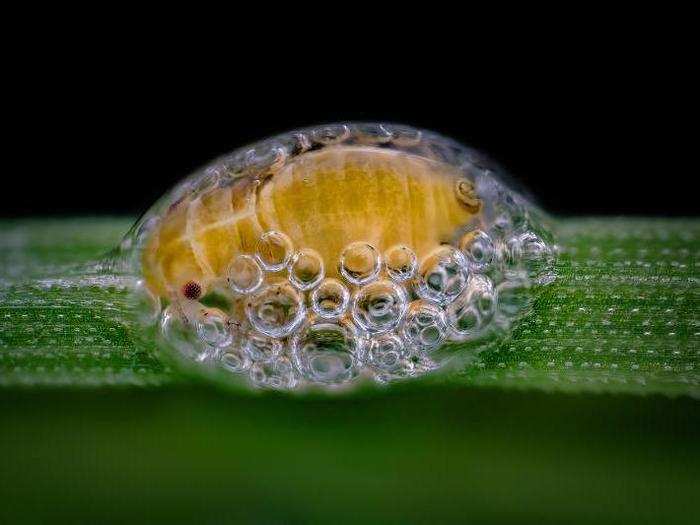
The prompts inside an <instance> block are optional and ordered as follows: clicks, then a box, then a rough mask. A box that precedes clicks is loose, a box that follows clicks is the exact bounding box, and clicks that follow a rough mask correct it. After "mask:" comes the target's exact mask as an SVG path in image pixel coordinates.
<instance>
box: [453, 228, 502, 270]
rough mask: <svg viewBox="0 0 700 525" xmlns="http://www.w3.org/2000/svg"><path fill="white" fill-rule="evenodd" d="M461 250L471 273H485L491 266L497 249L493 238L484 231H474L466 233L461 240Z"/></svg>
mask: <svg viewBox="0 0 700 525" xmlns="http://www.w3.org/2000/svg"><path fill="white" fill-rule="evenodd" d="M459 248H460V249H461V250H462V253H463V254H464V258H465V259H466V261H467V266H468V268H469V270H470V271H472V272H484V271H486V270H488V269H489V267H490V266H491V262H492V261H493V258H494V253H495V249H494V246H493V242H492V241H491V237H489V236H488V235H487V234H486V233H484V232H483V231H481V230H473V231H470V232H467V233H465V234H464V235H463V236H462V238H461V239H460V240H459Z"/></svg>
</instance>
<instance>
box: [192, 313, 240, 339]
mask: <svg viewBox="0 0 700 525" xmlns="http://www.w3.org/2000/svg"><path fill="white" fill-rule="evenodd" d="M195 326H196V329H197V335H198V336H199V338H200V339H201V340H202V341H203V342H204V343H206V344H207V345H209V346H212V347H214V348H220V347H223V346H228V345H230V344H231V342H232V341H233V334H232V333H231V329H230V325H229V318H228V316H227V315H226V314H225V313H224V312H222V311H221V310H218V309H216V308H207V309H203V310H201V311H200V312H199V315H198V318H197V320H196V321H195Z"/></svg>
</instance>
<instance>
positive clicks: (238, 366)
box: [221, 345, 252, 373]
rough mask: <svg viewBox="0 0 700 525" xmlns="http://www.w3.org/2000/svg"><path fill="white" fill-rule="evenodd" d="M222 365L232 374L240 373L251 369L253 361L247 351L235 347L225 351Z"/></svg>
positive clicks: (222, 355)
mask: <svg viewBox="0 0 700 525" xmlns="http://www.w3.org/2000/svg"><path fill="white" fill-rule="evenodd" d="M221 363H222V365H223V366H224V368H226V369H227V370H229V371H230V372H235V373H240V372H244V371H245V370H248V368H250V365H251V363H252V360H251V359H250V356H249V355H248V352H246V350H245V349H243V348H241V347H239V346H237V345H234V346H230V347H229V348H226V349H224V351H223V352H222V354H221Z"/></svg>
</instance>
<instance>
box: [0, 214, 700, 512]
mask: <svg viewBox="0 0 700 525" xmlns="http://www.w3.org/2000/svg"><path fill="white" fill-rule="evenodd" d="M130 223H131V220H128V219H105V218H102V219H76V220H53V221H49V220H32V221H19V222H4V223H0V451H1V452H0V523H23V524H24V523H56V522H58V523H60V522H68V523H100V524H107V523H141V522H143V523H168V524H169V525H171V524H173V523H183V522H190V523H191V522H195V523H228V522H232V523H402V524H404V523H487V524H495V523H507V524H514V523H537V524H538V525H547V524H552V525H555V524H556V525H561V524H576V523H596V524H605V523H610V524H623V523H689V524H691V523H692V524H694V523H697V522H698V519H697V516H698V511H697V506H696V505H695V498H696V497H697V494H698V487H699V486H700V485H699V484H698V480H700V454H699V453H698V442H699V439H700V403H698V401H697V400H696V399H693V396H697V395H698V394H699V393H700V392H699V388H698V380H699V377H698V365H699V364H700V363H699V360H700V356H699V355H698V333H699V332H700V326H698V286H697V278H698V262H697V261H698V260H699V257H698V255H699V253H698V250H699V249H700V242H699V234H700V221H698V220H680V219H679V220H656V219H654V220H652V219H616V220H612V219H585V220H584V219H567V220H561V221H560V222H559V241H560V243H561V244H562V246H563V247H564V252H563V253H562V255H561V257H560V260H559V263H558V269H557V271H558V274H559V277H558V279H557V281H556V282H555V283H554V284H553V285H551V286H550V287H549V288H548V289H547V290H546V291H545V292H544V294H543V295H542V296H541V297H540V299H539V301H538V302H537V304H536V305H535V307H534V311H533V313H532V315H531V316H530V317H529V318H527V319H525V320H524V321H523V322H522V323H521V324H520V325H519V326H518V327H517V328H516V330H515V332H514V334H513V336H512V337H511V338H510V339H508V340H506V341H503V342H501V343H500V344H499V345H498V346H497V347H495V348H493V349H491V350H489V351H488V352H485V353H483V354H482V356H481V357H482V360H481V362H480V363H479V364H478V365H472V366H470V367H467V368H464V369H463V370H458V371H457V372H455V373H452V374H450V375H449V376H448V377H443V378H442V379H441V380H440V381H439V382H438V381H437V380H434V381H431V382H426V381H417V382H416V381H414V382H408V383H405V384H399V385H396V386H392V387H391V388H387V389H379V390H362V391H357V392H353V393H351V394H350V395H343V396H338V397H332V396H330V397H329V396H289V395H281V394H274V393H263V394H252V393H246V392H237V393H235V392H230V391H226V390H220V389H215V388H209V387H208V386H207V385H204V384H203V383H202V382H198V381H196V380H194V379H190V378H188V377H187V376H183V375H181V374H180V373H178V372H177V371H175V370H171V369H170V368H169V367H168V366H167V365H164V364H163V363H162V362H161V361H159V360H158V359H157V357H156V356H155V355H156V354H155V353H154V349H153V348H151V347H149V343H148V342H144V341H142V340H141V339H140V337H139V333H138V331H137V330H135V329H134V327H133V326H132V325H131V322H130V321H129V319H130V318H131V317H130V316H129V315H127V314H128V311H129V308H131V306H130V304H131V303H130V301H128V300H127V292H126V290H125V288H124V283H123V282H122V281H120V280H119V279H116V278H115V279H112V280H111V281H109V280H108V281H106V282H105V280H104V279H102V280H100V279H97V278H96V277H95V276H94V275H93V276H90V275H86V274H84V273H81V272H80V271H78V270H76V269H75V268H74V267H73V266H71V265H73V264H75V263H80V262H83V261H88V260H93V259H95V258H97V257H99V256H100V255H101V254H102V253H104V252H105V251H106V250H108V249H109V248H111V247H112V246H114V245H116V244H117V242H118V241H119V239H120V237H121V235H122V234H123V233H124V232H125V231H126V230H127V229H128V227H129V226H130ZM592 392H604V393H596V394H591V393H592ZM639 394H649V395H639Z"/></svg>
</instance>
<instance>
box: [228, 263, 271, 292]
mask: <svg viewBox="0 0 700 525" xmlns="http://www.w3.org/2000/svg"><path fill="white" fill-rule="evenodd" d="M227 281H228V284H229V286H230V287H231V290H233V291H234V292H236V293H240V294H249V293H251V292H254V291H255V290H257V289H258V288H259V287H260V285H261V284H262V282H263V273H262V270H261V269H260V266H259V265H258V263H257V262H256V261H255V259H254V258H253V257H251V256H250V255H236V256H235V257H234V259H233V261H232V262H231V265H230V266H229V269H228V275H227Z"/></svg>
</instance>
